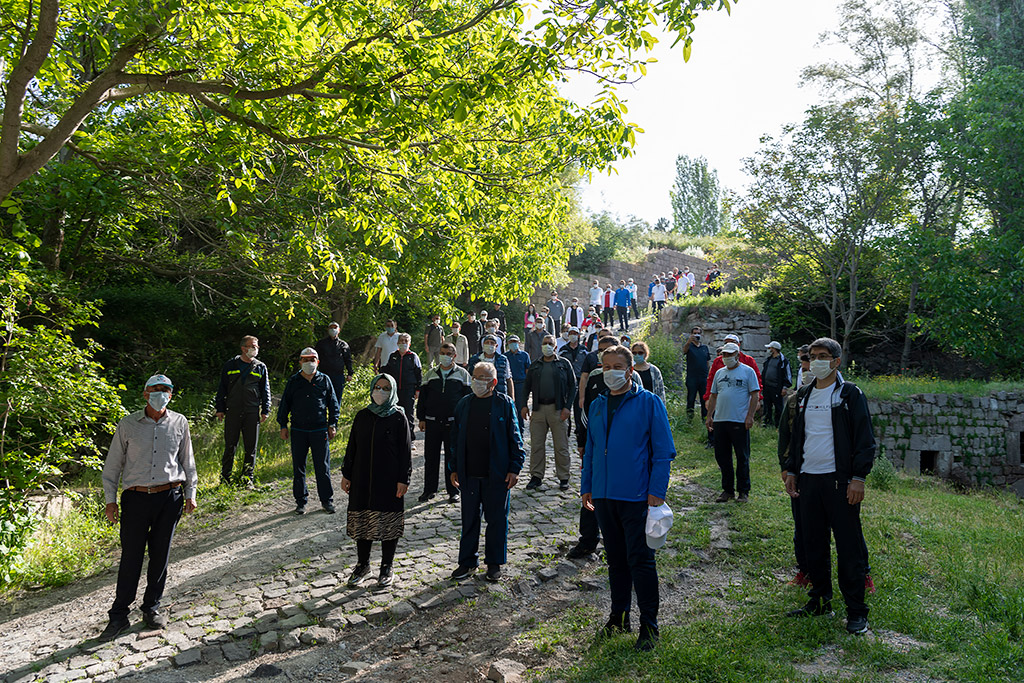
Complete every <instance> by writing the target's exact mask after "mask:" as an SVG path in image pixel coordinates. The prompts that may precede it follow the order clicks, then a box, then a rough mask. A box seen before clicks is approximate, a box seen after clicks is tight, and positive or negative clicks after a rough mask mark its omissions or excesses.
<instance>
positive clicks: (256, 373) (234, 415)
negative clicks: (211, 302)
mask: <svg viewBox="0 0 1024 683" xmlns="http://www.w3.org/2000/svg"><path fill="white" fill-rule="evenodd" d="M259 350H260V341H259V339H257V338H256V337H253V336H252V335H246V336H244V337H242V352H241V353H240V354H239V355H237V356H235V357H234V358H232V359H231V360H229V361H228V362H227V363H225V364H224V367H223V368H222V369H221V372H220V385H218V387H217V397H216V398H215V399H214V402H213V403H214V407H215V410H216V417H217V419H218V420H223V421H224V455H223V456H221V460H220V480H221V482H223V483H225V484H228V483H230V482H231V472H232V470H234V467H235V449H236V448H237V447H238V437H239V435H241V437H242V443H243V445H244V446H245V457H244V459H243V460H242V476H241V482H242V483H243V484H244V485H245V486H249V487H251V486H252V485H253V471H254V470H255V468H256V444H257V442H258V440H259V435H260V425H261V424H263V421H264V420H266V419H267V416H268V415H270V377H269V372H268V371H267V366H266V365H265V364H263V363H262V362H260V361H258V360H256V354H257V353H259Z"/></svg>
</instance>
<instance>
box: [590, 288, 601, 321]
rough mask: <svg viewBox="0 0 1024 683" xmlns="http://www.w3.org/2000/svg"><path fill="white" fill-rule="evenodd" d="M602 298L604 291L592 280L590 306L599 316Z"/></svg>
mask: <svg viewBox="0 0 1024 683" xmlns="http://www.w3.org/2000/svg"><path fill="white" fill-rule="evenodd" d="M603 296H604V290H603V289H601V285H600V283H598V281H597V280H594V281H593V282H592V283H590V305H591V306H593V307H594V310H595V311H597V313H598V315H600V314H601V299H602V297H603Z"/></svg>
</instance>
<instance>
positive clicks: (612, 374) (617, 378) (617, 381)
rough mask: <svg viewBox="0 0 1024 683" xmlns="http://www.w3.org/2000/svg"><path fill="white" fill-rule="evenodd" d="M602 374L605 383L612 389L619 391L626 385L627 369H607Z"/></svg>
mask: <svg viewBox="0 0 1024 683" xmlns="http://www.w3.org/2000/svg"><path fill="white" fill-rule="evenodd" d="M601 374H602V375H603V376H604V383H605V385H606V386H607V387H608V388H609V389H611V390H612V391H618V390H619V389H621V388H622V387H624V386H626V371H625V370H605V371H604V372H603V373H601Z"/></svg>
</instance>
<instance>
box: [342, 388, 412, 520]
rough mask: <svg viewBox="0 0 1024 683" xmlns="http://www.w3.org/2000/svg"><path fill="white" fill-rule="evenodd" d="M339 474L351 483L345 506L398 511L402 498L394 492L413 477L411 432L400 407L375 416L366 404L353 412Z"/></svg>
mask: <svg viewBox="0 0 1024 683" xmlns="http://www.w3.org/2000/svg"><path fill="white" fill-rule="evenodd" d="M341 474H342V476H344V477H345V478H346V479H348V480H349V481H350V482H352V487H351V488H350V489H349V492H348V509H349V510H350V511H358V510H377V511H379V512H401V511H402V510H403V509H404V508H405V499H404V498H399V497H398V496H396V495H395V493H396V491H397V488H398V484H399V483H402V484H405V485H408V484H409V480H410V479H411V478H412V434H411V433H410V432H409V423H408V421H406V419H405V415H403V414H402V413H401V412H399V411H397V410H396V411H395V412H394V413H392V414H391V415H389V416H387V417H378V416H377V415H375V414H374V413H373V412H372V411H370V409H369V408H363V409H362V410H360V411H359V412H358V413H356V417H355V420H353V422H352V432H351V433H350V434H349V437H348V446H347V447H346V449H345V461H344V462H343V463H342V465H341Z"/></svg>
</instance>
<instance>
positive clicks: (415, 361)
mask: <svg viewBox="0 0 1024 683" xmlns="http://www.w3.org/2000/svg"><path fill="white" fill-rule="evenodd" d="M380 371H381V372H386V373H387V374H389V375H391V376H392V377H394V378H395V381H396V382H398V391H399V392H401V393H403V394H411V393H413V392H415V391H419V388H420V384H421V383H422V380H423V366H422V365H420V357H419V356H417V355H416V353H415V352H414V351H409V352H407V353H405V354H402V353H401V352H400V351H395V352H394V353H392V354H391V358H388V362H387V364H386V365H385V366H384V367H383V368H381V369H380ZM410 417H411V416H410Z"/></svg>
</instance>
